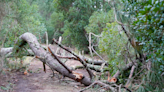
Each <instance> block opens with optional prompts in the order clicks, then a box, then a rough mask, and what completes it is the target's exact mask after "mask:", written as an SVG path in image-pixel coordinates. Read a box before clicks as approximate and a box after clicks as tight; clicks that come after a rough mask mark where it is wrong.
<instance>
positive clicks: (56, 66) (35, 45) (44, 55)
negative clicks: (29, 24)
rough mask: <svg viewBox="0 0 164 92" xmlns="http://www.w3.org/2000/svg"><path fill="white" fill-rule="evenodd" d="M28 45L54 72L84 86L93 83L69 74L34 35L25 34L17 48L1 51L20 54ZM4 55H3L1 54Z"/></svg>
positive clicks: (86, 78)
mask: <svg viewBox="0 0 164 92" xmlns="http://www.w3.org/2000/svg"><path fill="white" fill-rule="evenodd" d="M26 43H28V44H29V46H30V48H31V50H32V51H33V53H34V55H35V56H36V57H38V58H39V59H40V60H41V61H42V62H43V63H45V64H47V65H48V66H49V67H50V68H51V69H52V70H55V71H57V72H59V73H60V74H62V75H63V76H65V77H69V78H71V79H74V80H76V81H78V82H81V83H82V84H84V85H86V86H88V85H90V84H91V83H92V82H91V80H90V78H88V77H86V76H82V78H81V79H78V77H77V75H76V73H74V72H71V73H70V72H69V71H68V70H67V69H66V68H65V67H63V66H62V65H61V64H60V63H59V62H58V61H57V60H56V59H54V57H53V56H52V55H51V53H49V52H47V51H46V50H45V49H44V48H42V46H41V45H40V44H39V42H38V41H37V38H36V37H35V36H34V35H33V34H32V33H29V32H27V33H24V34H22V35H21V36H20V37H19V40H18V41H17V43H16V46H15V48H10V49H8V50H6V51H7V52H6V51H4V50H3V49H1V51H3V54H6V53H8V52H9V51H10V50H11V49H13V51H12V52H15V53H18V52H19V50H20V49H21V47H22V46H23V45H25V44H26ZM1 54H2V53H1Z"/></svg>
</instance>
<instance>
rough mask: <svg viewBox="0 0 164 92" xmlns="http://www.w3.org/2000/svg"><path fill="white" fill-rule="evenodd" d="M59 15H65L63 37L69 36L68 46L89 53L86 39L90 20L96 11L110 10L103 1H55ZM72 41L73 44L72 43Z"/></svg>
mask: <svg viewBox="0 0 164 92" xmlns="http://www.w3.org/2000/svg"><path fill="white" fill-rule="evenodd" d="M54 3H55V5H54V6H55V7H56V8H57V11H56V12H57V13H59V12H60V13H62V14H63V15H64V21H63V22H64V26H63V28H62V29H59V31H61V30H62V32H64V34H63V36H66V34H68V35H69V36H67V39H65V40H66V41H64V42H65V43H66V44H69V45H73V46H76V47H77V48H78V49H80V50H84V51H88V41H87V38H86V30H85V29H84V27H85V26H87V25H88V23H89V18H90V16H91V15H92V13H93V12H94V11H100V10H101V9H102V10H103V8H102V6H103V5H104V6H103V7H104V8H105V9H104V10H107V9H109V7H108V8H107V7H105V6H106V5H105V3H107V2H103V1H102V0H89V1H88V0H67V1H65V0H54ZM65 32H66V33H65ZM70 39H71V42H70Z"/></svg>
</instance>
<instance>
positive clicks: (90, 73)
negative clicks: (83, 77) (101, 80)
mask: <svg viewBox="0 0 164 92" xmlns="http://www.w3.org/2000/svg"><path fill="white" fill-rule="evenodd" d="M53 41H54V42H55V43H56V44H57V45H58V46H59V47H61V48H62V49H64V50H66V51H67V52H69V53H71V54H72V55H74V56H75V57H76V58H77V59H78V60H79V61H80V62H81V63H82V64H83V65H84V67H85V68H86V70H87V72H88V74H89V76H90V78H91V79H92V77H93V76H94V74H93V73H92V71H91V70H90V69H89V68H88V67H87V64H86V62H85V61H84V60H83V59H82V58H80V57H79V56H78V55H76V54H75V53H73V52H71V51H70V50H68V49H66V48H65V47H64V46H62V45H61V44H59V43H58V42H57V41H56V40H55V39H53Z"/></svg>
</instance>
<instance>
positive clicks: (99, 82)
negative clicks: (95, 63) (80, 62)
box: [79, 81, 116, 92]
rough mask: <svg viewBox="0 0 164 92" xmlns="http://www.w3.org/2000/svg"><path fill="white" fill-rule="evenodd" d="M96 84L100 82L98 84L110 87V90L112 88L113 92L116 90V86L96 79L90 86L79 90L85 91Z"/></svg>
mask: <svg viewBox="0 0 164 92" xmlns="http://www.w3.org/2000/svg"><path fill="white" fill-rule="evenodd" d="M96 84H98V85H100V86H104V87H105V88H109V89H110V90H112V92H116V88H114V87H112V86H110V85H108V84H105V83H103V82H101V81H95V82H93V83H92V84H91V85H89V86H88V87H86V88H84V89H81V90H80V91H79V92H83V91H85V90H87V89H89V88H91V87H92V86H94V85H96Z"/></svg>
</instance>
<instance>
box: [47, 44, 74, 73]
mask: <svg viewBox="0 0 164 92" xmlns="http://www.w3.org/2000/svg"><path fill="white" fill-rule="evenodd" d="M48 50H49V52H50V53H51V54H52V56H54V58H55V59H56V60H57V61H58V62H59V63H60V64H61V65H62V66H63V67H64V68H65V69H67V70H68V71H69V73H72V71H71V70H70V69H69V68H68V67H67V66H66V65H65V64H64V63H63V62H62V61H60V60H59V59H58V57H57V56H56V55H55V54H54V53H53V51H52V50H51V48H50V46H48Z"/></svg>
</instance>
